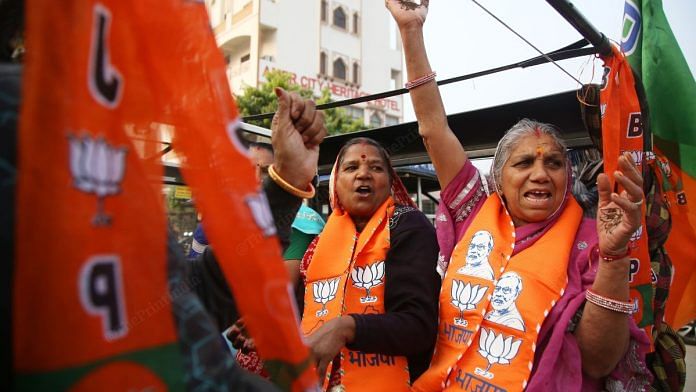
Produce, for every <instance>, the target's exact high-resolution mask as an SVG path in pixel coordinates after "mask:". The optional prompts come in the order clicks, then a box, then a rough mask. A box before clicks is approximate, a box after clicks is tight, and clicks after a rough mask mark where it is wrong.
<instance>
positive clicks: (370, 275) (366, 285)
mask: <svg viewBox="0 0 696 392" xmlns="http://www.w3.org/2000/svg"><path fill="white" fill-rule="evenodd" d="M350 276H351V278H353V286H355V287H359V288H363V289H365V296H364V297H361V298H360V303H361V304H369V303H373V302H377V297H376V296H374V295H372V296H371V295H370V289H371V288H373V287H375V286H379V285H381V284H382V283H384V261H378V262H376V263H372V264H371V265H368V266H365V267H355V268H353V271H351V273H350Z"/></svg>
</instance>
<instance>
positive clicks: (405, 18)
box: [384, 0, 430, 28]
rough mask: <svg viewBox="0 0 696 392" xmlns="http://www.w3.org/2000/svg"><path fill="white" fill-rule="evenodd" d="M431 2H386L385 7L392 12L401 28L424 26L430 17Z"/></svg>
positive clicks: (427, 0)
mask: <svg viewBox="0 0 696 392" xmlns="http://www.w3.org/2000/svg"><path fill="white" fill-rule="evenodd" d="M429 4H430V0H421V1H420V4H419V3H418V2H417V1H415V0H414V1H409V0H385V2H384V5H385V6H386V7H387V9H388V10H389V12H391V14H392V16H393V17H394V20H395V21H396V24H397V25H398V26H399V28H404V27H409V26H414V27H417V26H423V23H425V18H426V17H427V16H428V5H429Z"/></svg>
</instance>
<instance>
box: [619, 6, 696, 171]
mask: <svg viewBox="0 0 696 392" xmlns="http://www.w3.org/2000/svg"><path fill="white" fill-rule="evenodd" d="M621 49H622V50H623V51H624V53H625V54H626V56H627V57H628V60H629V62H630V63H631V66H632V67H633V69H634V70H635V72H636V73H637V74H638V75H639V76H640V77H641V79H642V80H643V84H644V86H645V92H646V95H647V99H648V105H649V108H650V125H651V128H652V132H653V134H654V135H655V136H656V137H657V139H656V144H657V145H658V146H660V145H662V147H663V148H661V149H662V150H664V152H665V153H668V151H669V153H670V155H672V156H670V157H669V158H670V159H671V160H673V161H674V162H675V163H677V164H678V165H679V166H680V167H681V168H682V170H684V171H686V172H687V173H689V174H690V175H691V176H692V177H696V82H694V76H693V74H692V73H691V70H690V69H689V65H688V64H687V63H686V60H685V59H684V55H683V54H682V52H681V50H680V49H679V44H678V43H677V40H676V39H675V38H674V34H673V33H672V29H671V28H670V27H669V23H668V22H667V18H666V16H665V13H664V11H663V10H662V0H642V1H641V0H626V3H625V6H624V20H623V32H622V39H621Z"/></svg>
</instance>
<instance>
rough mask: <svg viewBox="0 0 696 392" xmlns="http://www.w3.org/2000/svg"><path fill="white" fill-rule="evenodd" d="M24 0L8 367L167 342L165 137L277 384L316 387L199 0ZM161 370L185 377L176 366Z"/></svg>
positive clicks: (31, 367)
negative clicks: (162, 163) (23, 59)
mask: <svg viewBox="0 0 696 392" xmlns="http://www.w3.org/2000/svg"><path fill="white" fill-rule="evenodd" d="M26 9H27V37H26V39H27V45H28V46H30V47H31V48H32V50H31V51H28V52H27V56H26V68H25V79H24V85H23V102H22V113H21V121H20V125H21V131H20V171H19V185H18V192H19V198H18V212H17V215H18V217H20V218H19V220H18V226H17V264H16V275H15V288H14V289H15V295H14V317H13V321H14V338H15V360H16V361H15V364H16V369H17V371H18V372H19V373H20V374H28V373H36V372H47V371H56V370H61V369H66V368H68V367H74V366H87V365H90V364H93V363H94V361H97V360H107V361H108V360H109V359H110V358H113V357H115V356H118V355H122V354H124V353H132V354H133V353H137V352H139V351H140V350H152V349H155V348H157V347H163V345H167V344H174V343H176V334H175V330H174V325H173V322H172V314H171V309H170V306H169V301H170V298H169V291H168V287H167V265H166V257H165V249H166V243H165V240H166V231H167V229H166V222H165V213H164V208H163V205H162V202H161V200H160V198H161V182H160V181H161V180H160V179H161V176H162V168H161V166H160V165H159V155H158V152H159V151H160V150H161V149H162V148H163V145H162V143H160V142H159V141H160V140H162V138H163V136H164V135H165V134H169V135H171V137H172V139H173V145H174V149H175V151H176V152H177V154H178V156H179V158H180V159H181V169H182V172H183V174H184V176H185V178H186V181H187V183H188V184H189V185H190V186H191V188H192V190H193V194H194V195H195V198H196V203H197V207H198V208H199V210H200V211H201V212H202V213H203V214H204V215H205V216H206V217H208V218H207V220H206V234H207V235H208V236H209V238H210V242H211V244H212V245H213V246H214V247H215V251H216V255H217V258H218V261H219V263H220V266H221V268H222V270H223V272H224V274H225V277H226V279H227V280H228V281H229V282H230V283H231V286H232V289H233V291H234V294H235V298H236V300H237V305H238V307H239V309H240V310H241V312H242V313H243V314H244V316H245V320H246V323H247V326H248V328H249V330H250V332H251V334H252V335H253V336H254V338H255V342H256V346H257V348H258V350H259V352H260V354H261V355H262V356H263V357H264V358H267V360H269V361H271V360H273V361H275V362H274V363H275V364H277V365H278V366H280V367H281V370H285V371H279V372H278V373H280V374H285V375H287V376H286V377H287V378H286V379H283V380H275V381H277V382H279V383H280V384H281V385H283V386H284V387H287V388H290V385H292V389H294V390H300V389H302V390H304V389H309V388H311V387H313V386H314V385H316V377H315V376H314V374H313V372H312V370H311V368H310V366H309V353H308V350H307V348H306V347H305V345H304V344H303V342H302V340H301V336H300V333H299V328H298V325H297V321H296V319H297V318H296V317H297V316H296V312H295V311H294V304H293V298H292V295H291V290H290V284H289V281H288V278H287V272H286V270H285V268H284V266H283V263H282V261H281V258H280V251H279V249H278V244H277V240H276V238H274V237H273V234H274V225H273V222H272V219H271V217H270V211H268V205H267V203H266V201H265V196H264V195H263V193H262V192H260V189H259V185H258V183H257V181H256V179H255V176H254V172H253V169H252V165H251V163H249V162H248V159H247V157H246V149H244V148H243V147H242V145H241V143H240V141H239V139H238V136H237V124H238V123H237V121H238V112H237V109H236V106H235V104H234V101H233V99H232V95H231V93H230V91H229V87H228V82H227V80H226V76H225V75H226V72H225V69H226V68H225V63H224V60H223V58H222V56H221V53H220V51H219V49H218V48H217V46H216V44H215V39H214V37H213V35H212V31H211V30H210V25H209V20H208V15H207V12H206V9H205V7H204V4H203V3H202V2H193V1H178V0H163V1H160V2H157V3H156V4H155V3H152V2H147V1H134V0H118V1H116V0H102V1H100V2H96V1H91V0H82V1H79V0H70V1H67V2H66V1H62V2H56V1H48V0H30V1H28V2H27V7H26ZM57 37H60V38H57ZM57 39H59V40H60V41H61V42H69V43H70V50H66V49H65V45H57V44H56V40H57ZM39 173H40V174H39ZM231 217H234V218H231ZM231 219H234V225H230V221H231ZM242 258H243V259H244V260H243V261H244V262H241V261H242V260H241V259H242ZM100 273H101V275H100ZM90 279H91V280H90ZM90 290H91V291H90ZM106 294H109V295H110V296H109V297H108V298H104V297H105V296H106ZM100 295H101V296H100ZM107 300H108V301H111V302H108V304H109V305H112V306H108V307H107V306H106V305H104V304H102V303H101V302H104V301H107ZM114 320H115V321H114ZM175 362H176V361H175ZM167 371H169V372H170V373H175V375H176V377H177V379H178V380H180V383H183V379H184V377H183V374H181V369H167ZM168 385H169V387H172V386H175V385H172V384H168ZM103 388H106V389H107V390H109V389H111V388H113V389H117V388H118V386H117V385H116V384H104V385H103Z"/></svg>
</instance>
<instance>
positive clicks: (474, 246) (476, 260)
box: [466, 233, 492, 266]
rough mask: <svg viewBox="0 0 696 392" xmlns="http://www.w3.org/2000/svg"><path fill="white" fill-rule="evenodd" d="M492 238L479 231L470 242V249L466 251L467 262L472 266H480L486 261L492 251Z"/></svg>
mask: <svg viewBox="0 0 696 392" xmlns="http://www.w3.org/2000/svg"><path fill="white" fill-rule="evenodd" d="M491 245H492V244H491V239H490V237H488V235H487V234H485V233H477V234H476V235H474V238H473V239H472V240H471V243H470V244H469V251H468V252H467V253H466V262H467V264H469V265H471V266H479V265H481V263H482V262H484V261H486V260H487V258H488V254H489V253H490V252H491V247H492V246H491Z"/></svg>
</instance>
